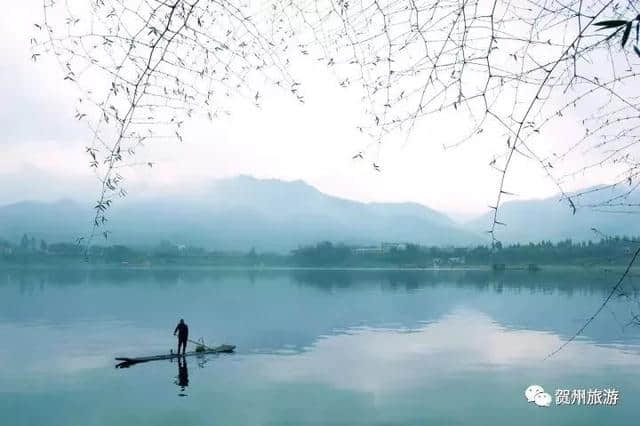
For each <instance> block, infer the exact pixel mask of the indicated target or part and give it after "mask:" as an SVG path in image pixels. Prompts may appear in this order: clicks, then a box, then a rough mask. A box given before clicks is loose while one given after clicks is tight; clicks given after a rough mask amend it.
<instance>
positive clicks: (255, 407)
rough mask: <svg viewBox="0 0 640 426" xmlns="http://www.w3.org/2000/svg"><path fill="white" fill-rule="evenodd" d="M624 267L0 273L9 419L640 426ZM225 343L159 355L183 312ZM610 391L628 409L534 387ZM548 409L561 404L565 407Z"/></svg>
mask: <svg viewBox="0 0 640 426" xmlns="http://www.w3.org/2000/svg"><path fill="white" fill-rule="evenodd" d="M615 277H616V276H615V275H613V274H612V275H602V276H598V275H593V274H591V275H584V276H582V275H576V274H575V273H548V272H540V273H535V274H531V273H524V272H520V273H517V272H513V273H509V272H507V273H504V274H500V275H494V274H492V273H486V272H445V271H440V272H417V271H407V272H399V271H395V272H394V271H261V272H251V271H210V270H209V271H207V270H102V271H82V270H64V269H51V270H37V271H34V270H17V269H15V270H0V341H1V342H2V344H1V345H0V418H1V419H2V421H1V423H2V424H3V425H11V426H19V425H65V426H67V425H83V426H90V425H123V426H127V425H172V426H173V425H427V424H435V425H440V424H442V425H516V424H517V425H542V424H553V425H575V424H579V425H598V426H601V425H605V424H606V425H637V424H640V330H639V329H638V328H633V327H625V326H624V324H625V323H626V321H627V320H628V319H629V309H630V306H629V304H628V303H627V302H625V301H622V300H615V301H613V302H612V303H611V305H610V307H609V308H607V309H605V311H603V313H602V315H600V316H599V317H598V318H597V319H596V321H594V323H593V324H592V325H591V326H590V327H589V328H588V329H587V331H586V332H585V334H584V336H583V337H581V338H580V339H578V340H577V341H576V342H574V343H572V344H570V345H569V346H567V347H566V348H565V349H564V350H563V351H561V352H560V353H559V354H558V355H556V356H555V357H553V358H552V359H550V360H547V361H543V358H544V357H545V355H547V354H548V353H549V352H551V351H552V350H553V349H555V348H556V347H557V346H558V345H560V344H561V343H562V342H563V341H564V340H566V339H567V337H569V336H570V335H571V334H572V333H573V332H574V331H575V330H576V329H577V328H578V327H579V326H580V325H581V324H582V322H583V321H584V320H585V318H586V317H588V316H589V315H590V314H591V313H592V312H593V311H594V309H595V308H597V306H598V305H599V304H600V303H601V301H602V299H603V297H604V295H605V293H606V291H607V289H608V286H609V285H610V283H611V282H612V281H614V280H615ZM180 317H184V318H185V319H186V320H187V322H188V324H189V325H190V331H191V336H190V337H192V338H197V337H203V338H204V339H205V340H206V341H207V342H210V343H212V344H213V343H231V344H235V345H237V352H236V353H235V354H232V355H219V356H208V357H205V358H200V359H198V358H188V359H187V362H186V363H185V364H182V363H178V362H175V361H174V362H171V361H159V362H153V363H147V364H140V365H136V366H133V367H131V368H128V369H116V368H114V366H115V361H114V359H113V358H114V357H115V356H122V355H125V356H136V355H151V354H159V353H166V352H168V351H169V349H170V348H173V347H174V344H175V340H174V337H173V336H172V332H173V328H174V326H175V323H176V321H177V319H178V318H180ZM531 384H539V385H541V386H543V387H544V388H545V390H546V391H547V392H549V393H551V394H552V395H553V394H554V392H555V390H556V389H558V388H562V389H573V388H578V389H588V388H599V389H603V388H616V389H617V390H618V391H619V395H620V401H619V403H618V405H617V406H600V407H586V406H555V405H552V406H551V407H550V408H539V407H536V406H535V405H533V404H528V403H527V402H526V400H525V398H524V390H525V388H526V387H527V386H529V385H531ZM554 403H555V401H554Z"/></svg>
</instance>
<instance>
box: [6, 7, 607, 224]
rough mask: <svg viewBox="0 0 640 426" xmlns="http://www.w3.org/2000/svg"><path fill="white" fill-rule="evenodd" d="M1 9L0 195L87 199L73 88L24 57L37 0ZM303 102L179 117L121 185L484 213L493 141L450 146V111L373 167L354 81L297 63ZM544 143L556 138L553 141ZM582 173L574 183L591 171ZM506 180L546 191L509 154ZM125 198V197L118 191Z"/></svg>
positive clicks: (567, 133)
mask: <svg viewBox="0 0 640 426" xmlns="http://www.w3.org/2000/svg"><path fill="white" fill-rule="evenodd" d="M4 6H5V7H4V12H3V14H1V15H0V94H1V96H2V103H1V104H0V124H1V125H2V134H1V136H0V150H1V153H0V204H4V203H9V202H15V201H20V200H28V199H44V200H55V199H58V198H73V199H76V200H78V201H83V200H84V201H86V202H87V203H91V202H92V201H93V200H94V199H95V195H96V194H97V184H96V181H95V178H94V177H93V176H92V174H91V172H90V170H89V167H88V161H87V157H86V155H85V154H84V146H85V144H86V141H87V140H88V138H89V133H88V131H87V129H86V128H85V127H84V126H83V125H81V124H78V122H77V121H75V120H74V119H73V112H74V102H75V95H74V93H72V92H71V91H70V87H69V86H66V85H65V84H63V81H62V78H63V74H62V72H61V70H60V69H59V68H58V66H57V64H55V63H54V61H53V60H52V59H51V58H45V59H44V60H42V61H40V62H38V63H37V64H34V63H32V62H31V60H30V50H29V44H28V40H29V37H30V36H31V35H32V34H33V24H34V23H35V22H38V21H39V20H40V19H41V15H40V14H41V2H40V0H25V1H24V2H6V4H5V5H4ZM294 74H295V75H297V76H298V77H299V78H298V79H299V80H301V81H302V83H303V90H304V94H305V97H306V104H304V105H301V104H299V103H297V102H295V100H294V99H293V98H292V97H290V96H289V95H288V93H285V92H281V91H278V90H276V89H272V90H266V91H265V92H264V93H263V102H262V109H260V110H258V109H257V108H256V107H255V106H253V105H249V104H244V103H238V104H237V107H236V108H234V110H233V115H232V116H231V117H230V118H228V119H227V118H224V119H220V120H218V121H216V122H214V123H213V124H209V123H208V122H207V121H206V120H203V119H200V118H198V119H193V120H191V121H189V122H188V123H187V124H186V131H185V142H184V143H182V144H179V143H174V142H154V143H153V144H152V145H150V146H149V147H148V148H147V149H146V150H145V152H144V153H143V154H142V157H141V159H142V160H144V161H153V162H154V163H155V164H156V165H155V166H154V167H153V168H152V169H149V168H144V167H141V168H133V169H131V170H129V171H127V172H126V176H127V179H128V187H127V188H128V189H129V193H130V197H132V198H136V197H142V196H145V195H148V194H156V193H162V192H163V191H172V190H177V189H184V188H188V187H190V186H193V187H197V186H198V185H202V184H203V183H205V182H207V181H209V180H211V179H216V178H223V177H231V176H235V175H239V174H247V175H252V176H256V177H259V178H277V179H284V180H297V179H302V180H304V181H306V182H307V183H309V184H311V185H313V186H315V187H316V188H318V189H319V190H321V191H322V192H325V193H328V194H332V195H336V196H339V197H343V198H349V199H354V200H361V201H398V202H400V201H412V202H418V203H422V204H425V205H427V206H429V207H432V208H435V209H438V210H440V211H443V212H445V213H449V214H452V215H453V216H454V217H458V218H466V217H470V216H471V215H474V214H479V213H483V212H485V211H486V210H487V206H488V205H491V204H493V203H494V200H495V197H496V192H497V178H498V174H497V172H496V171H495V170H493V169H492V168H491V167H489V166H488V163H489V162H490V161H491V159H492V158H493V156H494V154H495V153H496V152H502V151H497V150H498V148H499V147H502V146H503V145H504V141H490V140H487V138H482V137H476V138H475V139H473V140H471V141H470V142H468V143H466V144H464V145H463V146H461V147H459V148H456V149H455V150H447V151H445V150H444V149H443V144H445V143H449V142H451V141H450V140H447V138H446V134H447V132H448V130H449V129H451V128H452V127H455V126H456V122H457V120H459V119H460V117H453V116H451V115H443V116H440V117H437V120H432V121H430V122H426V121H425V122H421V123H420V124H419V125H418V126H416V128H415V130H414V132H413V134H412V135H411V137H410V139H409V140H408V141H406V142H405V139H404V137H403V136H402V135H393V136H391V137H389V138H388V139H387V141H386V142H385V144H384V145H383V149H382V150H381V152H380V154H379V159H378V163H379V164H380V165H381V167H382V172H381V173H378V172H376V171H374V170H373V168H372V167H371V164H370V163H368V162H357V161H353V160H352V159H351V158H352V156H353V155H354V154H355V153H356V152H358V151H360V150H361V149H362V148H364V147H366V146H367V145H368V144H369V143H370V142H371V140H370V139H369V138H368V137H367V136H365V135H362V134H360V132H359V131H358V130H357V129H356V126H357V125H358V124H360V123H361V122H362V121H363V119H364V116H363V111H362V104H361V103H360V98H359V94H358V93H357V92H356V91H355V89H349V90H351V91H349V90H346V89H343V88H340V87H339V86H338V85H337V80H336V78H335V77H334V76H333V75H331V74H330V73H329V72H328V71H327V70H326V69H325V68H324V66H322V65H320V64H314V63H312V62H311V61H309V62H308V63H301V64H298V66H296V67H295V68H294ZM581 131H582V130H581V129H578V128H577V127H576V128H559V129H557V131H556V132H555V133H554V134H553V136H551V137H550V139H548V140H545V141H544V143H545V144H547V145H548V146H550V147H551V146H553V147H556V148H557V146H561V145H562V144H566V143H567V140H569V139H571V137H572V136H576V135H578V134H580V132H581ZM554 149H555V148H554ZM604 179H606V177H605V176H604V175H599V174H598V173H595V172H593V173H590V174H589V175H586V176H581V177H580V178H578V179H576V180H575V181H573V182H572V183H571V185H573V187H570V188H569V189H575V188H580V187H586V186H590V185H595V184H599V183H602V182H603V180H604ZM506 189H507V190H508V191H510V192H514V193H517V194H519V196H520V197H523V198H534V197H535V198H538V197H546V196H551V195H553V194H555V193H556V192H557V191H556V189H555V186H554V185H553V184H552V182H550V181H549V180H547V179H546V178H545V177H544V173H543V171H542V170H540V169H539V167H538V166H537V165H536V164H534V163H528V162H526V161H525V160H522V159H519V160H517V162H516V163H515V167H513V168H512V172H511V174H510V175H509V176H508V180H507V185H506ZM125 202H126V201H125Z"/></svg>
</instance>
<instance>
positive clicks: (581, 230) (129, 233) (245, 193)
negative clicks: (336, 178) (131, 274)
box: [0, 176, 640, 252]
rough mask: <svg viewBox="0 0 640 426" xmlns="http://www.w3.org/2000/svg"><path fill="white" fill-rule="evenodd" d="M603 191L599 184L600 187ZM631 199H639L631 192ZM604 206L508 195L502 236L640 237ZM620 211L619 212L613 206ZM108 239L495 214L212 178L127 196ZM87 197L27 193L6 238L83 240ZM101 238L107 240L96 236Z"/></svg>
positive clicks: (594, 196) (346, 234) (343, 237)
mask: <svg viewBox="0 0 640 426" xmlns="http://www.w3.org/2000/svg"><path fill="white" fill-rule="evenodd" d="M596 189H597V188H596ZM606 191H609V192H602V191H595V192H593V193H590V194H588V195H586V196H584V197H582V198H580V202H581V204H582V205H588V204H595V203H597V202H598V201H599V200H601V199H603V198H605V199H606V198H612V197H616V196H618V195H619V193H621V192H622V191H623V190H622V189H617V190H615V189H614V190H606ZM627 201H629V202H634V203H638V204H640V197H638V196H637V195H633V196H632V197H631V198H630V199H628V200H627ZM609 211H610V212H609V213H603V212H600V211H597V210H594V209H590V208H578V210H577V212H576V214H575V215H574V214H572V211H571V209H570V208H569V206H568V205H567V203H566V202H559V197H558V196H555V197H550V198H545V199H540V200H522V201H511V202H506V203H504V204H503V205H502V206H501V208H500V211H499V219H500V221H501V222H504V223H506V226H504V227H502V226H501V227H499V229H498V233H497V237H498V238H499V239H500V240H501V241H502V242H503V243H513V242H520V243H527V242H537V241H541V240H551V241H559V240H564V239H567V238H571V239H573V240H576V241H579V240H589V239H592V240H597V239H599V238H600V235H599V234H596V233H594V231H592V230H591V229H592V228H596V229H597V230H598V231H599V232H602V233H603V234H606V235H630V236H631V235H633V236H637V235H640V221H639V220H638V218H639V217H638V216H637V215H634V214H623V213H622V211H623V209H622V208H616V207H613V208H609ZM611 212H613V213H611ZM108 218H109V223H108V226H107V228H106V229H108V230H109V231H110V232H111V234H110V237H109V240H108V241H107V242H106V244H126V245H131V246H136V247H141V246H154V245H157V244H158V243H160V242H161V241H163V240H168V241H171V242H173V243H175V244H185V245H193V246H200V247H204V248H207V249H210V250H243V251H244V250H249V249H251V248H255V249H256V250H259V251H277V252H288V251H290V250H292V249H295V248H297V247H299V246H302V245H307V244H314V243H316V242H319V241H332V242H342V243H345V244H353V245H378V244H380V243H381V242H413V243H417V244H422V245H427V246H449V245H456V246H468V245H477V244H486V243H488V242H489V239H488V236H487V234H486V230H487V229H488V227H489V225H490V223H491V222H490V221H491V216H490V213H487V214H484V215H481V216H479V217H477V218H476V219H474V220H472V221H470V222H468V223H466V224H464V225H459V224H456V223H455V222H454V221H452V220H451V219H450V218H449V217H448V216H447V215H445V214H443V213H440V212H438V211H436V210H433V209H430V208H429V207H426V206H423V205H421V204H417V203H362V202H358V201H352V200H346V199H342V198H338V197H334V196H330V195H327V194H324V193H322V192H320V191H319V190H317V189H316V188H314V187H312V186H311V185H309V184H307V183H305V182H302V181H292V182H287V181H281V180H276V179H256V178H253V177H248V176H239V177H235V178H230V179H222V180H217V181H213V182H211V183H210V184H209V185H208V186H206V187H205V188H204V190H203V191H201V192H198V193H185V194H182V195H180V196H177V195H172V196H164V197H157V198H152V199H147V200H135V199H126V200H122V201H120V202H118V203H116V204H115V205H114V207H113V209H112V211H110V213H109V215H108ZM92 219H93V211H92V209H91V206H90V205H89V204H88V203H87V204H84V203H78V202H74V201H71V200H60V201H57V202H53V203H45V202H37V201H25V202H20V203H14V204H9V205H5V206H1V207H0V239H2V238H4V239H7V240H10V241H14V242H17V241H19V239H20V237H21V236H22V235H23V234H24V233H27V234H28V235H29V236H34V237H36V238H38V239H40V238H42V239H44V240H46V241H48V242H60V241H75V239H76V238H78V237H80V236H84V235H86V234H87V232H88V231H89V230H90V225H91V222H92ZM96 243H98V244H104V243H105V242H104V241H103V240H100V239H97V240H96Z"/></svg>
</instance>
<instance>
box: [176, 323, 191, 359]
mask: <svg viewBox="0 0 640 426" xmlns="http://www.w3.org/2000/svg"><path fill="white" fill-rule="evenodd" d="M176 334H178V355H180V347H182V355H184V354H185V353H186V352H187V340H188V339H189V327H188V326H187V324H185V322H184V320H183V319H181V320H180V322H179V323H178V325H177V326H176V329H175V330H173V335H174V336H175V335H176Z"/></svg>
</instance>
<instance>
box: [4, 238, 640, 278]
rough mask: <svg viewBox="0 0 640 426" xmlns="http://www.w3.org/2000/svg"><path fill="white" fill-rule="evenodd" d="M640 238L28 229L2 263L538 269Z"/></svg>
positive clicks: (622, 258) (605, 256)
mask: <svg viewBox="0 0 640 426" xmlns="http://www.w3.org/2000/svg"><path fill="white" fill-rule="evenodd" d="M639 244H640V238H636V237H634V238H628V237H611V238H603V239H601V240H600V241H597V242H593V241H587V242H573V241H571V240H565V241H561V242H558V243H552V242H550V241H543V242H539V243H536V244H534V243H531V244H512V245H507V246H502V245H501V244H500V243H498V244H497V245H496V247H495V248H494V249H491V248H490V247H489V246H476V247H426V246H420V245H417V244H408V243H407V244H405V243H381V244H380V245H378V246H369V247H361V246H348V245H345V244H334V243H331V242H321V243H317V244H315V245H309V246H304V247H300V248H298V249H296V250H293V251H292V252H291V253H289V254H276V253H257V252H256V250H254V249H251V250H250V251H249V252H223V251H211V250H206V249H204V248H201V247H192V246H187V245H178V244H174V243H171V242H168V241H163V242H162V243H160V244H159V245H157V246H155V247H151V248H132V247H127V246H124V245H111V246H97V245H96V246H92V247H91V248H90V249H89V250H88V253H87V254H88V256H87V257H86V258H85V252H84V248H83V247H82V246H79V245H77V244H73V243H47V242H46V241H42V240H40V241H37V240H36V239H35V238H33V237H30V236H28V235H26V234H25V235H23V237H22V238H21V240H20V241H19V242H18V243H16V244H13V243H11V242H9V241H6V240H3V239H0V262H1V263H4V264H34V263H43V264H47V263H57V262H60V261H68V262H78V261H79V260H82V259H85V260H86V261H87V262H89V263H91V264H117V265H131V266H153V265H174V264H175V265H180V264H183V265H203V266H237V267H256V266H258V267H260V266H265V267H274V266H275V267H284V266H296V267H365V268H366V267H393V268H439V267H442V268H463V267H477V266H484V267H490V268H492V269H493V270H496V271H501V270H504V269H508V268H513V267H519V268H522V269H527V270H529V271H532V272H534V271H537V270H539V269H540V265H574V266H607V265H612V266H614V265H621V264H624V263H625V262H627V261H628V259H629V256H630V255H631V254H632V253H633V251H634V250H635V249H636V248H637V247H638V245H639Z"/></svg>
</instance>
